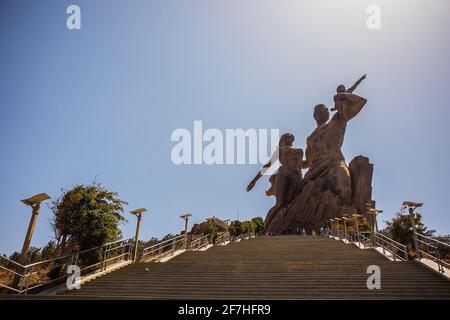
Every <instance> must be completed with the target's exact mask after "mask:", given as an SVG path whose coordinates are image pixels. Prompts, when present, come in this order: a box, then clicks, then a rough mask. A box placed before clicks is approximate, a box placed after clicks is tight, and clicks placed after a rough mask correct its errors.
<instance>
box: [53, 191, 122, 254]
mask: <svg viewBox="0 0 450 320" xmlns="http://www.w3.org/2000/svg"><path fill="white" fill-rule="evenodd" d="M61 193H62V194H61V196H60V197H59V198H57V199H56V200H54V201H53V202H52V203H51V205H50V209H51V210H52V212H53V218H52V221H51V223H52V228H53V230H54V233H55V238H56V240H57V243H58V248H59V251H60V253H61V254H64V253H67V252H70V251H75V250H87V249H91V248H95V247H99V246H102V245H104V244H106V243H108V242H111V241H114V240H117V239H119V238H120V237H121V231H120V229H119V224H120V223H122V222H124V221H126V219H125V218H124V217H123V216H122V212H123V211H124V205H126V204H127V203H126V202H125V201H122V200H120V199H119V198H118V194H117V193H116V192H111V191H108V190H106V189H105V188H104V187H102V186H101V185H100V184H97V183H93V184H91V185H84V184H82V185H77V186H75V187H74V188H72V189H71V190H64V189H62V190H61ZM100 254H101V252H96V253H94V254H93V257H92V258H93V260H95V259H98V258H99V255H100Z"/></svg>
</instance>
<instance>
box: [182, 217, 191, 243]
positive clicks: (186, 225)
mask: <svg viewBox="0 0 450 320" xmlns="http://www.w3.org/2000/svg"><path fill="white" fill-rule="evenodd" d="M191 216H192V214H189V213H186V214H183V215H181V216H180V218H182V219H184V249H185V250H187V239H188V236H187V229H188V221H189V217H191Z"/></svg>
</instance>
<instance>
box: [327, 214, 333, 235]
mask: <svg viewBox="0 0 450 320" xmlns="http://www.w3.org/2000/svg"><path fill="white" fill-rule="evenodd" d="M328 220H330V226H331V235H332V236H333V237H334V230H333V222H334V219H333V218H330V219H328Z"/></svg>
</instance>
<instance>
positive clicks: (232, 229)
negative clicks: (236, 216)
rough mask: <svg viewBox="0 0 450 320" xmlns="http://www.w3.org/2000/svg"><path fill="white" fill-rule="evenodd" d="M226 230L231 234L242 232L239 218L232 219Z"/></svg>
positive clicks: (235, 234) (236, 234)
mask: <svg viewBox="0 0 450 320" xmlns="http://www.w3.org/2000/svg"><path fill="white" fill-rule="evenodd" d="M228 232H229V233H230V234H231V235H232V236H238V235H240V234H242V222H241V221H239V220H234V221H232V222H231V224H230V226H229V227H228Z"/></svg>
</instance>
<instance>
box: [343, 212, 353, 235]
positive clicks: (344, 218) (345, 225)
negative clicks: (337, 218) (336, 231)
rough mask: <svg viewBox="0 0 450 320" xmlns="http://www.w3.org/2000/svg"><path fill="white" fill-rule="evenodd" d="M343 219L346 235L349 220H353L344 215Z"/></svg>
mask: <svg viewBox="0 0 450 320" xmlns="http://www.w3.org/2000/svg"><path fill="white" fill-rule="evenodd" d="M342 220H344V235H346V234H347V220H351V219H349V218H347V217H345V216H343V217H342Z"/></svg>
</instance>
